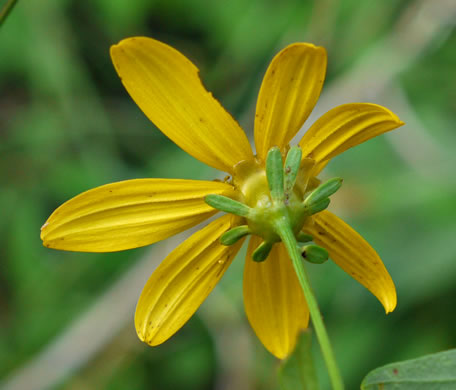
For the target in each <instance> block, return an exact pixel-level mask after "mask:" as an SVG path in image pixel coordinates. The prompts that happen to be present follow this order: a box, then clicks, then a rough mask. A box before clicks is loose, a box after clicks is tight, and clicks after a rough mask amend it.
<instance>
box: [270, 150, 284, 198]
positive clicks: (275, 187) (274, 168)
mask: <svg viewBox="0 0 456 390" xmlns="http://www.w3.org/2000/svg"><path fill="white" fill-rule="evenodd" d="M282 164H283V162H282V154H281V153H280V149H279V148H278V147H277V146H274V147H272V148H271V149H269V152H268V155H267V157H266V176H267V178H268V185H269V191H270V192H271V198H272V200H273V201H283V166H282Z"/></svg>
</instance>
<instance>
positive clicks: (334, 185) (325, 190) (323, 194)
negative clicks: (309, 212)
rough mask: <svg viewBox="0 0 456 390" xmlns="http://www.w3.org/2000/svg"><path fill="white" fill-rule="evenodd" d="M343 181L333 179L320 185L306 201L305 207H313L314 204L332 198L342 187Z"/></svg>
mask: <svg viewBox="0 0 456 390" xmlns="http://www.w3.org/2000/svg"><path fill="white" fill-rule="evenodd" d="M342 181H343V180H342V179H341V178H339V177H335V178H333V179H329V180H328V181H327V182H325V183H323V184H320V185H319V186H318V187H317V188H315V189H314V190H313V191H312V192H311V193H310V194H309V195H308V196H307V198H306V199H305V200H304V204H305V205H312V204H314V203H319V202H321V201H322V200H324V199H325V198H328V197H330V196H331V195H332V194H334V193H335V192H336V191H337V190H338V189H339V188H340V186H341V185H342Z"/></svg>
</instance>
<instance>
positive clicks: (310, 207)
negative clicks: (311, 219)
mask: <svg viewBox="0 0 456 390" xmlns="http://www.w3.org/2000/svg"><path fill="white" fill-rule="evenodd" d="M330 202H331V201H330V199H329V198H324V199H322V200H320V201H319V202H318V203H306V204H304V208H305V210H306V213H307V215H314V214H316V213H319V212H320V211H323V210H326V209H327V208H328V206H329V203H330Z"/></svg>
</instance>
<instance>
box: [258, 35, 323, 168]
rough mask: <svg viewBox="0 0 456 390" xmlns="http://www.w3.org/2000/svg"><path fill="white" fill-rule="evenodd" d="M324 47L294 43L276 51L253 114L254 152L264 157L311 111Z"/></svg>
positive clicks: (317, 92)
mask: <svg viewBox="0 0 456 390" xmlns="http://www.w3.org/2000/svg"><path fill="white" fill-rule="evenodd" d="M326 63H327V58H326V50H325V49H324V48H323V47H317V46H314V45H312V44H309V43H295V44H292V45H289V46H287V47H286V48H285V49H283V50H282V51H281V52H279V53H278V54H277V55H276V56H275V57H274V59H273V60H272V62H271V64H270V65H269V68H268V70H267V71H266V74H265V76H264V79H263V83H262V85H261V89H260V93H259V95H258V102H257V107H256V115H255V146H256V151H257V155H258V156H259V157H260V158H261V159H263V160H264V159H265V157H266V154H267V153H268V150H269V149H270V148H271V147H272V146H278V147H280V148H282V147H283V146H285V145H287V144H288V143H289V142H290V140H291V139H292V138H293V137H294V136H295V135H296V133H297V132H298V131H299V129H300V128H301V126H302V125H303V123H304V121H305V120H306V119H307V117H308V116H309V115H310V113H311V112H312V110H313V108H314V106H315V104H316V102H317V100H318V97H319V96H320V91H321V88H322V86H323V82H324V79H325V74H326Z"/></svg>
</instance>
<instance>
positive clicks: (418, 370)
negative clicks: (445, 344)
mask: <svg viewBox="0 0 456 390" xmlns="http://www.w3.org/2000/svg"><path fill="white" fill-rule="evenodd" d="M454 388H456V350H455V349H453V350H450V351H445V352H439V353H434V354H432V355H427V356H423V357H420V358H418V359H412V360H406V361H404V362H398V363H392V364H387V365H386V366H383V367H379V368H377V369H375V370H373V371H372V372H370V373H369V374H367V376H366V377H365V378H364V380H363V382H362V384H361V389H362V390H452V389H454Z"/></svg>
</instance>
